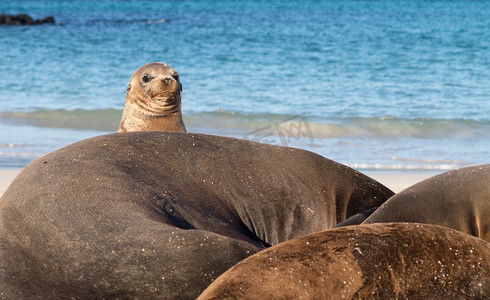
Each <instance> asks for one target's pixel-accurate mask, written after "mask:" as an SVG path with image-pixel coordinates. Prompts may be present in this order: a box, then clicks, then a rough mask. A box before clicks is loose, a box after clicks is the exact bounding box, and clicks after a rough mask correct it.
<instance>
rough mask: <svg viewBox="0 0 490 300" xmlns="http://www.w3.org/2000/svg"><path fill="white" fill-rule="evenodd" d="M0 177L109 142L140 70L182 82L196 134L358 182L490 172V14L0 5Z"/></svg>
mask: <svg viewBox="0 0 490 300" xmlns="http://www.w3.org/2000/svg"><path fill="white" fill-rule="evenodd" d="M0 13H9V14H17V13H27V14H30V15H31V16H33V17H34V18H42V17H45V16H47V15H52V16H53V17H54V18H55V20H56V24H54V25H41V26H31V27H24V26H0V53H1V55H0V168H18V167H23V166H25V165H26V164H28V163H29V162H30V161H32V160H33V159H35V158H37V157H39V156H41V155H43V154H45V153H47V152H50V151H52V150H55V149H57V148H60V147H62V146H65V145H67V144H69V143H72V142H75V141H77V140H80V139H84V138H87V137H91V136H96V135H101V134H106V133H109V132H114V131H116V130H117V126H118V123H119V120H120V116H121V112H122V108H123V104H124V99H125V91H126V86H127V84H128V82H129V78H130V77H131V75H132V73H133V72H134V71H135V70H136V69H137V68H138V67H140V66H141V65H143V64H146V63H149V62H154V61H159V62H165V63H167V64H169V65H170V66H171V67H173V68H174V69H175V70H177V71H178V72H179V74H180V79H181V82H182V84H183V89H184V91H183V94H182V101H183V113H184V116H185V119H184V120H185V122H186V125H187V129H188V131H190V132H202V133H209V134H217V135H226V136H234V137H239V138H246V139H251V140H257V141H262V142H267V143H272V144H278V145H287V146H292V147H299V148H304V149H308V150H311V151H314V152H317V153H319V154H321V155H323V156H325V157H328V158H330V159H333V160H336V161H338V162H341V163H345V164H347V165H349V166H352V167H354V168H356V169H359V170H363V171H365V170H370V171H373V170H381V171H386V170H397V171H398V170H416V171H420V170H433V171H434V170H435V171H443V170H448V169H453V168H458V167H463V166H467V165H473V164H482V163H490V30H489V29H490V2H489V1H457V0H455V1H420V0H410V1H403V0H401V1H389V0H384V1H313V0H309V1H287V0H282V1H258V0H255V1H186V0H182V1H157V0H153V1H123V0H117V1H111V0H105V1H104V0H96V1H88V0H86V1H80V0H79V1H76V0H30V1H27V0H15V1H11V0H5V1H0Z"/></svg>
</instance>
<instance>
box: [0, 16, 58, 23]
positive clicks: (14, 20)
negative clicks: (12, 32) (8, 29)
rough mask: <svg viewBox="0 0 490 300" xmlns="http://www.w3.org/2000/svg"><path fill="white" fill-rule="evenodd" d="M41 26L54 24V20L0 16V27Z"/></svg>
mask: <svg viewBox="0 0 490 300" xmlns="http://www.w3.org/2000/svg"><path fill="white" fill-rule="evenodd" d="M41 24H54V18H53V17H52V16H47V17H45V18H43V19H38V20H34V19H32V18H31V17H30V16H29V15H26V14H18V15H7V14H0V25H41Z"/></svg>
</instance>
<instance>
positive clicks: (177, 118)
mask: <svg viewBox="0 0 490 300" xmlns="http://www.w3.org/2000/svg"><path fill="white" fill-rule="evenodd" d="M181 92H182V84H181V83H180V81H179V74H178V73H177V72H176V71H175V70H174V69H172V68H171V67H169V66H167V65H166V64H164V63H150V64H146V65H144V66H142V67H140V68H139V69H138V70H136V71H135V72H134V74H133V76H132V77H131V80H130V81H129V85H128V90H127V94H126V102H125V103H124V111H123V114H122V118H121V123H120V124H119V129H118V131H119V132H126V131H172V132H186V130H185V126H184V121H183V120H182V112H181V99H180V93H181Z"/></svg>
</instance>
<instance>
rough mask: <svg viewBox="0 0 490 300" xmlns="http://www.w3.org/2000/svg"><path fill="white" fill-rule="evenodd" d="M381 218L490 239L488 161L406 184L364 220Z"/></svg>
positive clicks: (370, 220)
mask: <svg viewBox="0 0 490 300" xmlns="http://www.w3.org/2000/svg"><path fill="white" fill-rule="evenodd" d="M381 222H416V223H428V224H437V225H442V226H447V227H450V228H453V229H456V230H460V231H463V232H466V233H468V234H471V235H473V236H476V237H479V238H482V239H484V240H486V241H487V242H490V165H479V166H473V167H467V168H462V169H457V170H453V171H449V172H445V173H442V174H440V175H436V176H433V177H431V178H428V179H426V180H424V181H421V182H419V183H417V184H415V185H413V186H411V187H408V188H407V189H405V190H403V191H401V192H399V193H397V194H396V195H394V196H393V197H391V198H390V199H389V200H388V201H386V203H385V204H383V205H382V206H381V207H380V208H378V209H377V210H376V211H375V212H374V213H373V214H372V215H371V216H370V217H368V218H367V219H366V220H365V221H364V222H363V224H372V223H381Z"/></svg>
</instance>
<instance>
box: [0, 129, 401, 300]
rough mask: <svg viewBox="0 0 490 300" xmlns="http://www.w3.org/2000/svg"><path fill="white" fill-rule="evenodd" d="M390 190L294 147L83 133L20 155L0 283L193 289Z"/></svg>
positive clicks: (147, 292)
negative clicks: (25, 160) (32, 155)
mask: <svg viewBox="0 0 490 300" xmlns="http://www.w3.org/2000/svg"><path fill="white" fill-rule="evenodd" d="M392 194H393V192H391V191H390V190H389V189H388V188H386V187H384V186H383V185H381V184H379V183H378V182H376V181H374V180H373V179H371V178H369V177H367V176H365V175H363V174H361V173H359V172H357V171H355V170H353V169H350V168H348V167H346V166H344V165H341V164H338V163H335V162H333V161H331V160H328V159H326V158H323V157H321V156H319V155H317V154H314V153H311V152H308V151H304V150H299V149H294V148H287V147H279V146H272V145H266V144H260V143H256V142H251V141H245V140H239V139H234V138H226V137H218V136H210V135H202V134H187V133H168V132H167V133H165V132H126V133H116V134H111V135H105V136H99V137H95V138H91V139H87V140H83V141H80V142H77V143H75V144H72V145H69V146H67V147H64V148H61V149H59V150H57V151H54V152H52V153H50V154H47V155H45V156H43V157H41V158H40V159H38V160H36V161H34V162H33V163H31V164H30V165H28V166H27V167H26V168H25V169H24V170H22V171H21V173H20V174H19V175H18V176H17V177H16V179H15V180H14V181H13V182H12V184H11V185H10V187H9V188H8V189H7V191H6V192H5V194H4V195H3V197H2V198H1V199H0V294H1V293H3V295H5V296H6V298H19V297H22V296H25V298H30V297H31V296H32V297H34V296H35V297H40V298H45V299H46V298H49V299H54V298H64V299H66V298H84V297H91V298H99V299H100V298H104V297H105V298H107V297H109V298H111V297H123V298H124V297H138V298H141V299H161V298H167V299H189V298H195V297H196V296H198V295H199V293H200V292H202V291H203V290H204V288H205V287H206V286H207V285H209V284H210V283H211V281H212V280H213V279H214V278H215V277H217V276H218V275H219V274H221V273H222V272H224V271H225V270H226V269H227V268H229V267H231V266H232V265H234V264H235V263H237V262H238V261H240V260H242V259H243V258H244V257H246V256H248V255H251V254H252V253H254V252H256V251H258V250H261V249H263V248H264V247H267V246H269V245H273V244H277V243H279V242H283V241H286V240H289V239H291V238H295V237H299V236H302V235H304V234H308V233H312V232H317V231H321V230H325V229H329V228H331V227H332V226H333V225H334V224H336V223H338V222H339V221H342V220H344V219H345V218H346V217H349V216H351V215H353V214H355V213H357V212H358V211H362V210H365V209H369V208H371V207H375V206H379V205H381V204H382V203H383V202H384V201H385V200H386V199H388V198H389V197H390V196H391V195H392Z"/></svg>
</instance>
